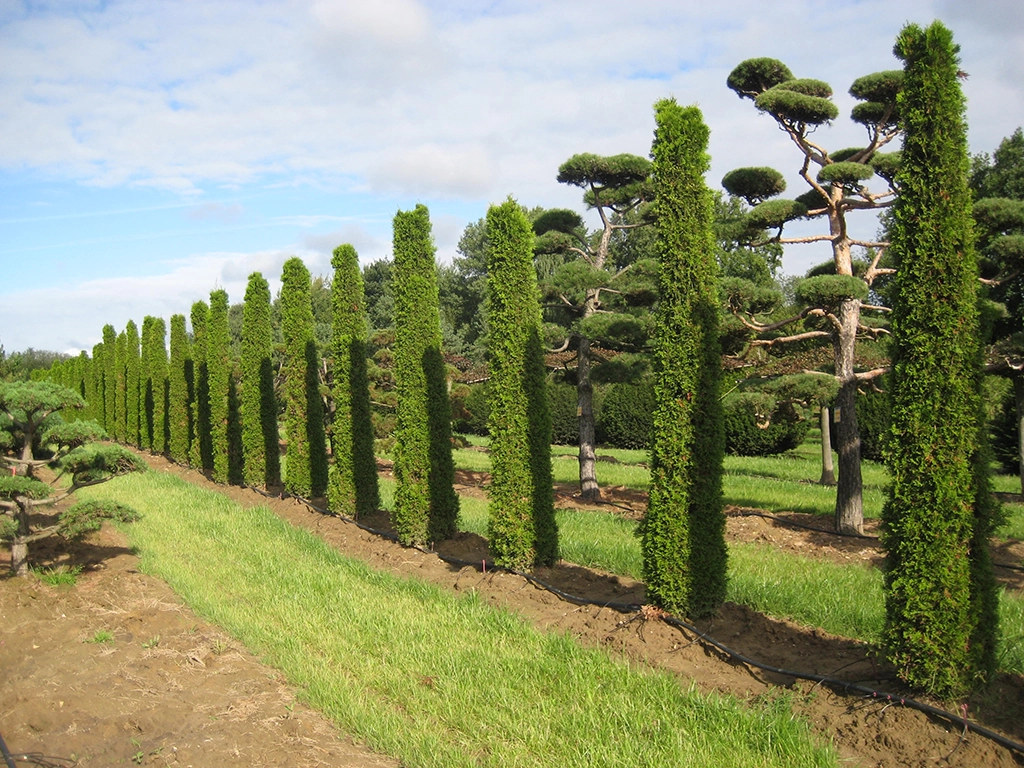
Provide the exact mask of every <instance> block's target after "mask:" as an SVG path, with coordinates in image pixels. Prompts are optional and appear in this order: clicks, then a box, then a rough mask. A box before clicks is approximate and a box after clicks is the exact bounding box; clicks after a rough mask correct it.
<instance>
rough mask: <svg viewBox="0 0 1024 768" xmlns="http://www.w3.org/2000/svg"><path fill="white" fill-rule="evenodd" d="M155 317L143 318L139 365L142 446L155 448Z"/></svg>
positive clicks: (147, 316) (148, 448) (150, 448)
mask: <svg viewBox="0 0 1024 768" xmlns="http://www.w3.org/2000/svg"><path fill="white" fill-rule="evenodd" d="M155 322H156V318H155V317H151V316H149V315H146V316H145V317H144V318H142V348H141V350H140V351H141V355H142V357H141V365H140V366H139V428H140V431H141V432H142V445H141V447H142V448H145V449H147V450H150V451H151V450H153V426H154V421H153V408H154V404H155V397H154V396H155V386H154V383H153V373H152V371H151V370H150V366H151V365H152V363H153V334H154V332H155V328H154V323H155Z"/></svg>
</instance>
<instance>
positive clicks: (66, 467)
mask: <svg viewBox="0 0 1024 768" xmlns="http://www.w3.org/2000/svg"><path fill="white" fill-rule="evenodd" d="M57 466H58V467H59V468H60V471H61V472H63V473H65V474H67V475H70V476H71V479H72V482H74V483H76V484H85V483H97V482H101V481H102V480H106V479H109V478H111V477H116V476H118V475H127V474H129V473H131V472H143V471H145V470H146V469H147V466H146V463H145V462H144V461H143V460H142V459H140V458H139V457H138V456H137V455H135V454H134V453H132V452H131V451H129V450H128V449H127V448H124V447H123V446H120V445H104V444H102V443H89V444H87V445H82V446H79V447H78V448H75V449H74V450H72V451H71V452H70V453H67V454H65V455H64V456H61V457H60V459H58V461H57Z"/></svg>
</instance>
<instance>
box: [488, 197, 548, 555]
mask: <svg viewBox="0 0 1024 768" xmlns="http://www.w3.org/2000/svg"><path fill="white" fill-rule="evenodd" d="M487 240H488V249H487V253H488V259H487V289H488V292H487V297H488V299H487V300H488V305H489V310H488V336H487V339H488V361H489V364H490V372H491V379H490V390H489V396H488V402H489V405H490V416H489V418H488V428H489V431H490V435H491V467H492V469H491V484H490V487H489V489H488V492H487V495H488V499H489V502H488V524H487V531H488V534H487V537H488V541H489V542H490V549H491V552H492V554H493V555H494V561H495V562H496V563H497V564H499V565H502V566H505V567H507V568H514V569H517V570H522V569H525V568H529V567H531V566H533V565H552V564H554V562H555V561H556V560H557V559H558V527H557V525H556V523H555V507H554V494H553V486H552V478H551V416H550V413H549V412H548V404H547V396H546V392H545V370H544V350H543V343H542V341H541V318H540V301H539V291H538V289H537V273H536V271H535V270H534V267H533V240H534V236H533V231H532V229H531V226H530V222H529V221H528V220H527V218H526V216H525V214H524V213H523V211H522V209H521V208H520V207H519V204H518V203H516V201H515V200H512V199H511V198H509V199H508V200H507V201H506V202H505V203H503V204H502V205H492V206H491V207H490V208H489V209H488V211H487Z"/></svg>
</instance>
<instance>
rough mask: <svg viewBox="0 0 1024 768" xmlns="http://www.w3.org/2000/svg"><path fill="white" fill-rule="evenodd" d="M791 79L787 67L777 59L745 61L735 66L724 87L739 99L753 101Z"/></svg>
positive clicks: (790, 73)
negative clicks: (734, 93) (733, 92)
mask: <svg viewBox="0 0 1024 768" xmlns="http://www.w3.org/2000/svg"><path fill="white" fill-rule="evenodd" d="M792 79H793V73H792V72H790V71H789V67H787V66H786V65H785V64H783V63H782V62H781V61H779V60H778V59H769V58H759V59H747V60H746V61H743V62H740V63H739V64H737V65H736V67H735V68H734V69H733V71H732V72H730V73H729V78H728V80H727V81H726V85H728V86H729V88H730V89H731V90H733V91H735V92H736V95H738V96H740V97H741V98H748V99H753V98H755V97H756V96H757V95H758V94H760V93H764V92H765V91H767V90H768V89H769V88H773V87H774V86H776V85H779V84H780V83H784V82H786V81H787V80H792Z"/></svg>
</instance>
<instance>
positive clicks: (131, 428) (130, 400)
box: [124, 320, 142, 447]
mask: <svg viewBox="0 0 1024 768" xmlns="http://www.w3.org/2000/svg"><path fill="white" fill-rule="evenodd" d="M124 335H125V341H126V344H125V426H126V429H127V433H126V435H125V441H126V442H127V443H128V444H129V445H134V446H136V447H138V446H141V445H142V439H141V420H140V417H141V407H140V400H139V386H140V383H139V382H140V381H141V374H142V371H141V367H142V361H141V353H140V352H139V327H138V326H137V325H135V321H134V320H129V321H128V324H127V325H126V326H125V327H124Z"/></svg>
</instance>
